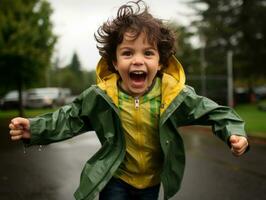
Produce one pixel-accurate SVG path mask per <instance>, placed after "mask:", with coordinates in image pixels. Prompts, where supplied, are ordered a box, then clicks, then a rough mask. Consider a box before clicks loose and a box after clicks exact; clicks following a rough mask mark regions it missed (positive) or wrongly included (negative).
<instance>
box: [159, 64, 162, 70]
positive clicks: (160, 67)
mask: <svg viewBox="0 0 266 200" xmlns="http://www.w3.org/2000/svg"><path fill="white" fill-rule="evenodd" d="M161 69H162V64H161V63H159V66H158V71H160V70H161Z"/></svg>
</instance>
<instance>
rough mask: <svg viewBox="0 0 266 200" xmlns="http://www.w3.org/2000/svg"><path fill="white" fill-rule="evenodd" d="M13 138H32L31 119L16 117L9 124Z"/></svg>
mask: <svg viewBox="0 0 266 200" xmlns="http://www.w3.org/2000/svg"><path fill="white" fill-rule="evenodd" d="M9 128H10V131H9V133H10V135H11V140H20V139H30V131H29V130H30V121H29V120H28V119H26V118H22V117H16V118H14V119H12V120H11V122H10V124H9Z"/></svg>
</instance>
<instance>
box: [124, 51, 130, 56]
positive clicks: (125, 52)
mask: <svg viewBox="0 0 266 200" xmlns="http://www.w3.org/2000/svg"><path fill="white" fill-rule="evenodd" d="M131 55H132V52H131V51H123V52H122V56H131Z"/></svg>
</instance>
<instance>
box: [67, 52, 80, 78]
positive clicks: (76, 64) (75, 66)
mask: <svg viewBox="0 0 266 200" xmlns="http://www.w3.org/2000/svg"><path fill="white" fill-rule="evenodd" d="M68 67H69V68H70V70H71V71H72V72H74V73H76V74H79V73H80V72H81V64H80V61H79V57H78V54H77V53H76V52H75V53H74V54H73V56H72V59H71V62H70V64H69V66H68Z"/></svg>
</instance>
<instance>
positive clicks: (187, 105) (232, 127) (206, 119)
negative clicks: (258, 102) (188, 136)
mask: <svg viewBox="0 0 266 200" xmlns="http://www.w3.org/2000/svg"><path fill="white" fill-rule="evenodd" d="M186 93H187V95H186V97H185V98H184V101H183V103H182V104H181V110H182V111H181V112H182V113H183V114H185V115H184V116H185V117H183V120H181V123H182V125H210V126H212V130H213V133H214V134H215V135H217V136H218V137H219V138H220V139H222V140H223V141H225V142H228V139H229V137H230V136H231V135H232V134H234V135H240V136H244V137H246V133H245V130H244V121H243V120H242V119H241V118H240V116H239V115H238V114H237V113H236V112H235V111H234V110H233V109H232V108H230V107H226V106H221V105H218V104H217V103H215V102H214V101H212V100H210V99H208V98H206V97H203V96H199V95H197V94H196V93H195V91H194V89H193V88H191V87H187V88H186Z"/></svg>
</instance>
